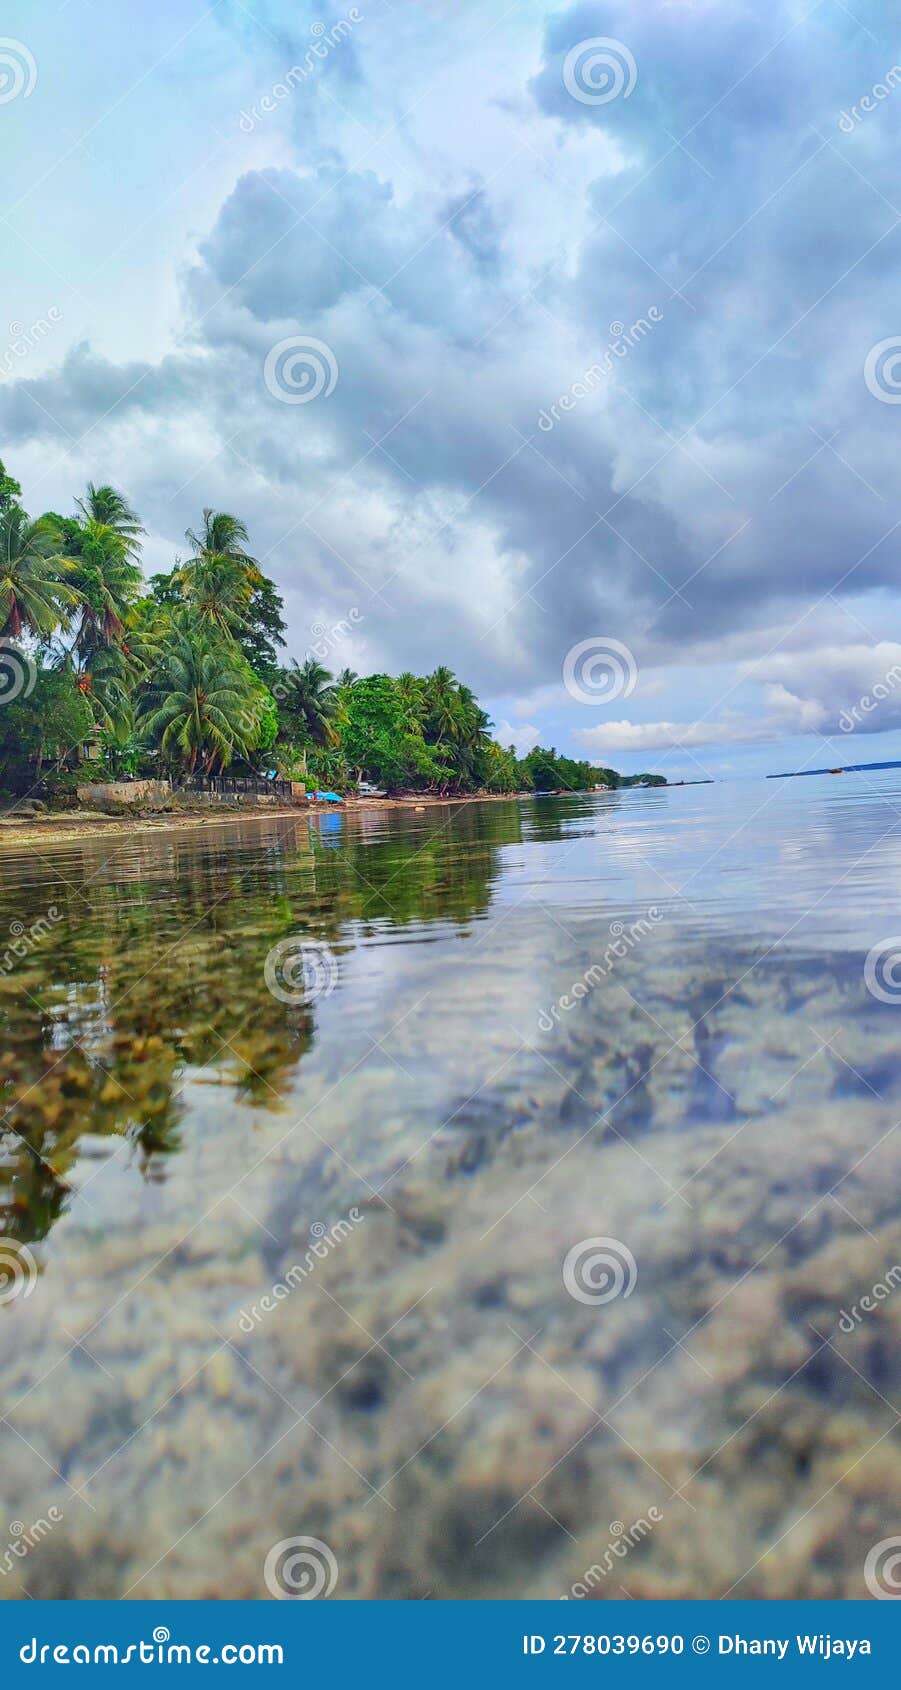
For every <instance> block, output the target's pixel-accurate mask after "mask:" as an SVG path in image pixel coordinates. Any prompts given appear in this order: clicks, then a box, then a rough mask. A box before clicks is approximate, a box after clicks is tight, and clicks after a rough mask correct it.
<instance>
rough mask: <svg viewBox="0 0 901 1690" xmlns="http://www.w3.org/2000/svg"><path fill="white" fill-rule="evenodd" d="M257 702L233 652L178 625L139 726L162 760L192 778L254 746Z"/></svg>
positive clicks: (222, 766)
mask: <svg viewBox="0 0 901 1690" xmlns="http://www.w3.org/2000/svg"><path fill="white" fill-rule="evenodd" d="M259 709H260V701H259V697H258V695H257V694H256V693H255V692H254V690H253V688H252V686H251V685H250V684H249V680H248V674H247V672H246V671H245V670H244V669H243V668H242V667H241V666H240V660H238V661H236V659H235V653H234V649H233V648H232V649H229V647H228V646H227V645H226V644H225V643H224V642H222V641H216V640H213V639H211V638H210V636H209V635H208V634H206V633H204V632H203V631H201V630H197V629H193V630H192V629H190V628H189V625H188V624H187V623H186V622H183V623H182V624H181V625H177V626H176V628H175V631H174V635H173V639H172V642H171V644H170V646H169V648H168V650H167V653H166V656H165V658H164V660H163V663H162V665H161V667H160V670H159V672H158V674H157V676H156V677H155V679H154V681H153V683H152V685H151V687H150V688H149V690H148V696H147V699H146V702H145V705H144V709H143V712H142V719H141V725H142V726H143V729H144V731H145V733H146V734H147V736H148V737H149V738H151V739H154V740H157V741H158V743H159V747H160V751H161V752H162V754H163V756H164V757H167V758H173V759H174V760H175V761H176V762H178V763H180V764H181V766H182V767H183V768H184V769H186V770H187V772H188V773H189V774H194V773H195V771H196V769H197V766H198V763H199V764H200V765H201V767H202V770H203V773H204V774H212V773H213V772H214V771H215V770H217V769H224V768H226V767H227V766H228V764H229V763H230V762H231V760H232V757H233V756H234V755H235V754H236V753H238V754H242V753H244V752H245V751H246V750H247V749H248V747H249V745H250V744H251V743H252V742H253V738H254V728H255V726H256V723H257V720H258V717H259Z"/></svg>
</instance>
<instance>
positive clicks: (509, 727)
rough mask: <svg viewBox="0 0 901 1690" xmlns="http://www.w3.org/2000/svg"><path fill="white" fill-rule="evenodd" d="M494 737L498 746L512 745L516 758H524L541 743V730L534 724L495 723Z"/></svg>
mask: <svg viewBox="0 0 901 1690" xmlns="http://www.w3.org/2000/svg"><path fill="white" fill-rule="evenodd" d="M494 737H495V739H496V740H497V741H498V744H499V745H504V746H507V745H512V746H513V747H514V749H515V751H516V755H517V757H525V756H527V755H528V753H529V752H530V751H532V750H533V749H534V747H535V746H536V745H538V744H539V743H540V741H541V729H540V728H538V727H536V726H535V723H534V722H520V723H517V725H516V726H515V727H514V725H513V723H512V722H496V723H495V727H494Z"/></svg>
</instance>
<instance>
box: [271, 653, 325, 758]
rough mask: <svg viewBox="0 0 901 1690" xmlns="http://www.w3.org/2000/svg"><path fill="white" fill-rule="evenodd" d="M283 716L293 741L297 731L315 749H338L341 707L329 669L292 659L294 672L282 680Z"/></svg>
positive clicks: (311, 660) (311, 659)
mask: <svg viewBox="0 0 901 1690" xmlns="http://www.w3.org/2000/svg"><path fill="white" fill-rule="evenodd" d="M279 697H280V700H281V704H282V715H283V717H284V718H286V726H287V729H288V734H287V736H286V737H290V734H291V729H292V728H294V729H295V730H296V731H297V732H299V733H300V734H301V736H302V737H303V738H306V739H311V740H312V741H313V744H314V745H335V744H337V741H338V733H337V730H336V727H335V722H334V718H335V716H336V714H337V711H338V707H339V702H340V701H339V698H338V689H337V687H336V686H335V683H334V681H333V680H332V677H331V675H330V674H329V671H328V670H327V669H324V668H323V667H322V664H321V663H317V662H316V659H315V658H314V657H308V658H307V661H306V662H305V663H303V664H300V663H298V662H297V659H296V658H292V660H291V667H290V669H286V670H283V671H282V674H281V676H280V678H279Z"/></svg>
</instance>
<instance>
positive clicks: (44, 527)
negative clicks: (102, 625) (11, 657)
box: [0, 505, 78, 640]
mask: <svg viewBox="0 0 901 1690" xmlns="http://www.w3.org/2000/svg"><path fill="white" fill-rule="evenodd" d="M59 540H60V536H59V533H58V531H57V529H56V527H55V526H54V524H53V523H52V522H51V521H50V520H49V519H48V518H47V517H40V518H39V519H38V521H37V522H32V521H31V520H30V519H29V517H28V516H26V514H25V512H24V511H23V509H22V507H21V505H9V506H8V508H7V509H6V510H4V511H2V512H0V632H2V633H5V634H9V635H11V637H12V638H13V639H14V640H18V639H20V638H21V636H22V634H23V633H30V634H37V635H38V636H39V637H41V638H44V639H46V638H48V637H49V635H51V634H52V633H53V632H54V630H55V629H56V628H60V627H62V628H66V627H68V625H69V612H70V611H71V609H72V607H73V605H75V604H77V602H78V594H77V592H76V591H75V588H74V586H73V584H72V582H71V576H72V572H73V563H72V560H71V559H70V558H66V557H63V556H61V554H60V550H59Z"/></svg>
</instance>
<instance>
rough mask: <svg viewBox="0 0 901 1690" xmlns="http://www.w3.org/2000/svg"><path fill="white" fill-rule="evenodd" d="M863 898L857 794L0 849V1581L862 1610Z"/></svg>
mask: <svg viewBox="0 0 901 1690" xmlns="http://www.w3.org/2000/svg"><path fill="white" fill-rule="evenodd" d="M899 895H901V771H882V772H880V773H878V774H876V775H846V776H842V777H838V778H835V777H833V778H830V777H828V776H827V777H822V778H817V779H811V780H804V781H786V782H784V783H783V782H763V781H760V782H736V783H734V784H722V785H716V786H702V787H695V788H684V789H673V790H666V791H647V792H640V791H635V792H627V793H616V794H603V795H597V796H588V795H586V796H578V797H573V798H566V799H549V800H523V801H518V800H517V801H510V802H504V803H494V804H484V805H471V806H448V807H444V808H426V809H424V810H423V811H422V812H421V813H418V814H417V813H411V812H409V811H404V812H396V811H389V810H384V811H380V810H378V809H370V810H366V811H363V812H360V813H359V814H358V815H356V816H352V817H351V816H349V817H343V816H341V815H340V814H329V815H322V816H317V817H313V818H308V817H307V816H306V815H298V817H297V818H296V819H291V820H284V819H280V820H279V819H274V818H270V819H266V818H260V819H256V818H254V819H249V820H247V821H243V820H242V821H240V822H229V823H227V824H224V825H212V824H208V825H205V826H202V827H200V826H199V827H197V828H196V829H190V830H188V829H182V830H179V831H176V830H174V829H173V830H167V829H165V828H163V827H160V828H148V829H147V830H146V831H142V832H139V833H135V834H132V835H130V836H126V835H123V834H117V835H115V836H110V835H108V836H107V837H106V838H104V837H103V836H102V835H100V836H97V837H94V838H91V839H82V840H80V841H76V842H63V843H58V844H56V845H52V844H50V843H49V842H47V841H44V842H42V840H41V838H40V836H39V835H37V834H36V835H35V841H34V843H33V844H30V845H29V847H28V849H27V851H26V850H18V849H15V850H14V849H11V848H10V847H9V846H5V847H2V856H0V956H2V952H3V947H4V945H8V947H9V948H8V949H7V950H6V955H5V958H3V960H2V972H0V1008H2V1016H3V1022H4V1028H3V1030H4V1034H5V1036H4V1039H3V1054H2V1058H0V1060H2V1090H3V1108H4V1115H3V1137H2V1141H0V1142H2V1158H0V1208H2V1213H0V1232H2V1235H3V1242H2V1244H0V1252H2V1262H3V1263H4V1264H5V1274H4V1275H3V1277H2V1278H0V1297H2V1304H0V1363H2V1380H3V1387H2V1416H3V1418H2V1421H0V1450H2V1457H0V1458H2V1471H3V1491H4V1506H5V1509H6V1515H7V1520H6V1522H4V1517H3V1515H2V1514H0V1596H17V1595H21V1594H23V1593H28V1594H30V1595H32V1596H37V1597H56V1596H61V1597H72V1596H79V1597H95V1596H107V1595H110V1596H124V1595H126V1594H130V1595H132V1596H135V1597H143V1598H148V1599H149V1598H152V1597H155V1596H192V1595H196V1596H204V1595H216V1596H225V1597H243V1596H248V1597H268V1596H270V1595H271V1594H273V1593H275V1592H276V1591H283V1590H284V1589H286V1588H288V1589H290V1590H292V1591H294V1592H295V1593H304V1592H305V1590H306V1589H307V1588H312V1589H313V1590H314V1591H317V1590H318V1591H320V1592H321V1593H322V1594H333V1595H334V1596H335V1597H336V1598H340V1597H350V1598H354V1597H369V1596H380V1597H391V1598H421V1597H425V1596H431V1597H434V1598H440V1597H454V1596H472V1597H476V1596H502V1595H505V1596H521V1597H528V1596H551V1597H555V1596H563V1595H571V1596H575V1597H578V1596H581V1595H583V1594H586V1593H588V1594H590V1595H591V1596H592V1597H594V1598H601V1599H603V1598H604V1597H607V1596H611V1597H618V1596H621V1595H622V1594H623V1591H627V1592H628V1593H629V1594H630V1595H633V1596H636V1597H641V1596H671V1595H672V1596H675V1595H689V1596H702V1595H723V1594H726V1593H727V1592H730V1591H731V1593H732V1594H735V1595H738V1596H745V1597H761V1596H763V1597H770V1596H777V1597H788V1596H806V1597H814V1596H827V1595H839V1596H860V1595H865V1594H866V1593H867V1585H866V1582H865V1578H864V1567H865V1563H866V1558H867V1555H868V1554H869V1552H870V1551H871V1549H873V1548H874V1546H876V1545H878V1544H879V1543H881V1541H882V1540H883V1539H885V1538H887V1537H888V1536H890V1535H892V1534H894V1533H897V1531H898V1527H899V1519H901V1462H899V1455H898V1446H897V1441H896V1440H897V1433H896V1428H897V1426H898V1424H899V1419H901V1406H898V1405H899V1403H901V1381H899V1377H898V1374H899V1361H898V1357H899V1353H901V1351H899V1340H901V1293H899V1294H897V1295H896V1291H895V1287H896V1285H897V1284H898V1282H899V1281H901V1265H898V1264H901V1196H899V1179H898V1174H899V1152H898V1141H897V1126H898V1122H899V1120H901V1060H899V1058H901V987H898V988H896V987H895V983H894V973H893V958H894V957H895V956H896V955H901V939H899V938H897V937H896V935H897V934H899V933H901V904H899ZM5 935H8V939H7V938H5V937H4V936H5ZM892 941H894V944H892ZM868 957H869V959H870V960H869V963H868V962H867V959H868ZM896 1265H897V1272H896V1273H895V1272H893V1269H894V1268H895V1267H896ZM295 1538H312V1539H314V1540H316V1541H315V1545H314V1546H312V1547H311V1546H310V1545H301V1546H300V1548H299V1549H295V1550H291V1549H290V1548H289V1549H286V1548H284V1547H283V1546H284V1545H285V1543H287V1542H288V1540H292V1539H295ZM877 1559H878V1557H877Z"/></svg>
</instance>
